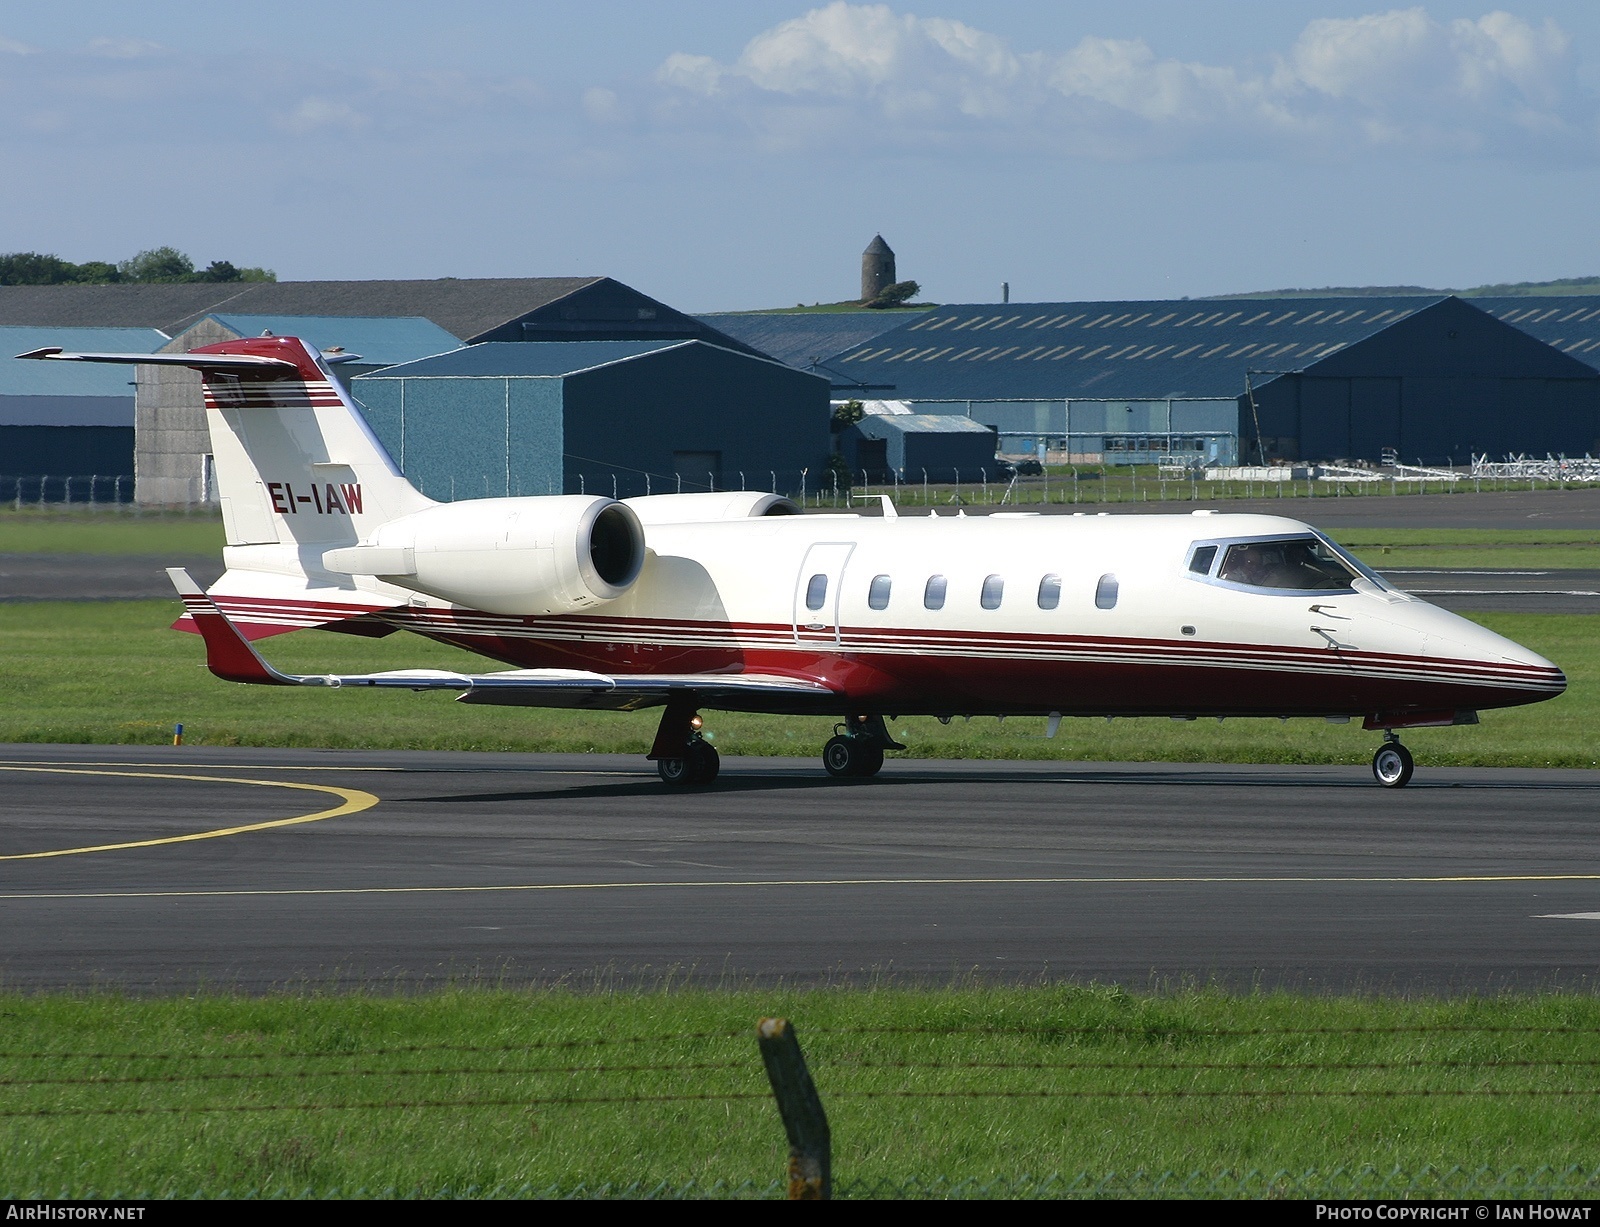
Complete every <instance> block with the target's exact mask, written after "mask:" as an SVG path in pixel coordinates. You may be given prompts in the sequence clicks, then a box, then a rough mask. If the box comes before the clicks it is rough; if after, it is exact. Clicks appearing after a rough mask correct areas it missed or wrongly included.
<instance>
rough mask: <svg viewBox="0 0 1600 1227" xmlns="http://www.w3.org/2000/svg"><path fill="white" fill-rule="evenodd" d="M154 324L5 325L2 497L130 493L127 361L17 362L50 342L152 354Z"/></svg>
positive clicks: (1, 350)
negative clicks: (121, 362)
mask: <svg viewBox="0 0 1600 1227" xmlns="http://www.w3.org/2000/svg"><path fill="white" fill-rule="evenodd" d="M166 343H167V337H166V334H165V333H162V332H158V331H157V330H156V329H154V328H15V327H9V328H8V327H0V354H3V355H4V357H3V358H0V500H7V501H9V500H11V499H21V500H22V501H23V502H32V501H37V500H41V499H42V500H44V501H49V502H55V501H68V500H70V501H73V502H83V501H88V500H90V499H93V500H95V501H104V502H116V501H123V500H128V499H131V498H132V497H133V449H134V386H133V381H132V380H131V379H130V378H129V371H128V368H127V367H125V366H111V365H98V364H93V363H87V362H35V361H20V360H18V359H17V358H15V357H13V355H15V354H23V353H28V352H29V351H31V350H36V349H42V348H44V347H46V346H59V347H60V348H62V349H65V350H69V351H89V352H95V351H110V352H119V353H141V352H143V353H154V352H156V350H158V349H159V348H160V347H161V346H163V345H165V344H166Z"/></svg>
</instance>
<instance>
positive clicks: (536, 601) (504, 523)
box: [322, 495, 645, 615]
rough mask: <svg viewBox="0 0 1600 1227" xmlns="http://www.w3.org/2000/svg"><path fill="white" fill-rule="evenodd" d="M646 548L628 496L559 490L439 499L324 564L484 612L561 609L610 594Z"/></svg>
mask: <svg viewBox="0 0 1600 1227" xmlns="http://www.w3.org/2000/svg"><path fill="white" fill-rule="evenodd" d="M644 548H645V547H644V529H643V528H642V527H641V526H640V524H639V517H638V516H636V515H635V514H634V513H633V511H632V510H631V509H630V508H629V507H627V506H626V505H625V504H623V503H619V502H617V501H616V500H615V499H609V498H597V497H593V496H585V495H557V496H552V497H548V498H497V499H473V500H470V501H467V502H461V503H441V504H438V505H437V506H434V507H430V508H428V509H427V510H426V511H419V512H416V513H415V514H413V515H409V516H403V517H401V518H400V519H398V520H391V521H390V522H389V523H387V524H384V525H382V526H381V527H380V528H379V529H378V530H377V532H376V533H374V534H373V536H372V539H371V540H370V541H367V542H364V543H363V544H361V545H357V546H349V547H346V548H344V549H338V550H329V551H327V552H326V553H325V554H324V555H323V559H322V563H323V566H324V567H325V568H326V569H327V570H329V571H335V572H339V573H342V574H347V575H373V576H376V577H377V578H379V579H381V580H384V581H385V582H387V583H391V584H394V585H396V586H397V587H401V588H409V589H411V590H412V591H414V592H426V593H428V594H429V595H430V596H436V597H440V598H442V599H444V600H447V601H451V602H454V603H455V604H457V605H465V606H468V607H470V608H472V609H481V610H483V611H484V612H485V613H498V614H513V615H533V614H561V613H576V612H578V611H580V610H583V609H589V608H592V607H594V606H596V605H602V604H604V603H605V602H607V601H614V600H616V598H617V597H619V596H621V595H622V594H623V593H624V592H626V591H627V590H628V589H629V588H631V587H632V586H633V583H634V581H635V580H637V579H638V578H639V569H640V568H641V567H642V566H643V565H644Z"/></svg>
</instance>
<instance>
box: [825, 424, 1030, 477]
mask: <svg viewBox="0 0 1600 1227" xmlns="http://www.w3.org/2000/svg"><path fill="white" fill-rule="evenodd" d="M839 454H840V455H841V456H843V457H844V459H845V463H847V464H848V465H849V466H850V469H851V471H852V472H856V473H864V474H865V475H866V477H867V480H868V481H885V480H887V479H888V478H889V476H890V475H891V474H894V475H897V476H898V477H899V479H900V480H901V481H908V482H914V481H930V482H940V483H943V482H963V481H970V482H979V481H987V480H989V479H991V478H993V477H995V476H996V475H997V473H998V472H999V469H998V466H997V465H996V463H995V431H994V428H993V427H990V426H984V425H983V424H981V423H979V422H975V421H973V420H972V419H971V418H968V417H956V416H954V415H951V414H937V413H894V414H868V415H867V416H866V417H864V418H862V419H861V420H860V421H859V422H855V423H853V424H852V425H849V426H846V427H845V428H844V430H842V431H841V432H840V433H839Z"/></svg>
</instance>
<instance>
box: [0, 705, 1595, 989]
mask: <svg viewBox="0 0 1600 1227" xmlns="http://www.w3.org/2000/svg"><path fill="white" fill-rule="evenodd" d="M1461 735H1462V736H1468V737H1479V738H1482V737H1489V736H1492V725H1486V726H1483V727H1481V728H1478V729H1466V730H1461ZM0 759H3V760H4V768H5V769H4V771H3V772H0V775H3V776H4V779H5V788H4V790H3V791H0V932H4V934H5V941H4V942H3V943H0V984H3V985H5V986H8V987H13V988H19V987H20V988H38V987H73V988H82V987H89V986H95V985H100V986H115V987H119V988H126V989H131V990H135V991H138V990H149V989H153V990H158V991H171V990H173V989H175V988H183V987H192V986H195V985H199V984H208V985H212V986H214V987H219V988H227V989H241V990H245V991H255V990H260V989H266V988H270V987H274V986H279V987H283V986H307V985H310V986H314V987H348V986H353V985H372V984H382V985H417V984H438V983H442V982H447V981H451V980H457V981H461V980H472V981H489V982H495V983H507V982H509V983H521V982H537V983H567V984H573V985H592V984H595V983H601V982H612V983H644V984H651V983H661V982H665V981H669V980H670V981H674V982H677V981H682V980H684V979H689V980H694V981H698V982H704V983H712V984H765V983H774V982H777V981H779V980H782V981H786V982H790V981H793V982H804V983H853V984H861V983H866V982H868V981H871V980H874V979H877V980H882V979H889V980H893V981H899V982H905V983H924V984H926V983H938V984H943V983H949V982H952V981H964V980H968V979H971V978H974V977H976V978H978V979H981V980H984V981H994V982H1008V983H1010V982H1022V983H1033V982H1038V981H1040V980H1058V979H1064V980H1071V981H1075V982H1085V983H1087V982H1115V983H1119V984H1123V985H1127V986H1129V987H1134V988H1148V987H1159V986H1170V985H1174V984H1181V983H1212V984H1218V985H1226V986H1228V987H1232V988H1247V987H1251V986H1265V987H1273V986H1285V987H1292V988H1297V989H1311V990H1347V989H1366V990H1374V991H1376V990H1382V991H1441V992H1495V991H1500V990H1504V989H1515V990H1526V989H1534V988H1546V987H1562V988H1567V989H1579V988H1582V989H1592V988H1593V987H1595V986H1596V984H1597V979H1596V977H1597V976H1600V842H1597V840H1596V827H1597V818H1596V815H1600V773H1594V772H1584V771H1555V770H1551V771H1514V770H1473V769H1460V768H1438V767H1431V766H1430V765H1428V764H1427V763H1426V762H1423V763H1421V764H1419V766H1418V770H1417V777H1416V780H1415V782H1414V783H1413V784H1412V786H1411V787H1409V788H1407V789H1404V790H1399V791H1388V790H1384V789H1380V788H1378V787H1377V786H1376V785H1375V784H1374V783H1373V781H1372V779H1371V776H1370V774H1369V773H1368V772H1367V771H1366V769H1365V768H1343V767H1224V766H1192V765H1171V764H1143V765H1128V764H1093V763H1066V764H1059V763H977V762H957V763H950V762H925V761H924V762H892V763H890V764H889V766H887V767H886V768H885V770H884V773H883V775H882V776H880V777H879V778H878V779H877V780H874V781H870V782H865V783H855V784H844V783H839V782H835V781H832V780H830V779H829V778H828V777H827V776H826V775H824V773H823V772H822V770H821V768H820V765H819V764H817V763H816V762H815V761H805V760H787V759H727V760H725V762H724V768H723V775H722V778H721V780H719V781H718V783H717V784H716V785H715V786H713V787H711V788H708V789H704V790H689V791H684V790H672V789H668V788H666V787H664V786H663V785H662V784H661V783H660V782H659V781H658V780H657V779H656V778H655V775H654V773H653V771H651V770H650V767H649V765H648V764H646V763H644V762H643V761H641V760H639V759H634V758H627V757H614V756H540V755H515V754H417V753H352V752H334V751H305V750H242V749H228V748H216V749H207V748H173V747H161V746H156V747H116V748H111V747H90V746H56V747H42V746H8V747H0Z"/></svg>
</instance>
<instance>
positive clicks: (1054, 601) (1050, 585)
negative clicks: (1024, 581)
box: [1039, 575, 1061, 609]
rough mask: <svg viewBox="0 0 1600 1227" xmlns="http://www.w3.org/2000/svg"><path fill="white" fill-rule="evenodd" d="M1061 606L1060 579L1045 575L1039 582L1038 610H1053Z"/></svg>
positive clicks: (1056, 576) (1057, 576)
mask: <svg viewBox="0 0 1600 1227" xmlns="http://www.w3.org/2000/svg"><path fill="white" fill-rule="evenodd" d="M1059 604H1061V577H1060V576H1059V575H1046V576H1045V577H1044V578H1043V579H1041V580H1040V581H1039V608H1040V609H1054V608H1055V607H1056V606H1057V605H1059Z"/></svg>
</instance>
